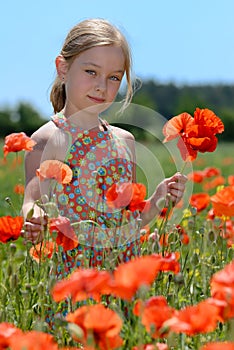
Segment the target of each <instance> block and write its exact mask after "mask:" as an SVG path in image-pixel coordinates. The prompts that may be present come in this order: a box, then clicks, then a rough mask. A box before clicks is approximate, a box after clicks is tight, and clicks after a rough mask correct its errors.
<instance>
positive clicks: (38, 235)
mask: <svg viewBox="0 0 234 350" xmlns="http://www.w3.org/2000/svg"><path fill="white" fill-rule="evenodd" d="M47 221H48V220H47V216H46V215H45V216H38V217H35V216H33V217H31V218H30V219H26V221H25V223H24V227H23V229H22V231H21V236H22V237H23V238H24V239H25V242H27V241H30V242H32V243H33V244H37V243H40V242H41V241H42V240H43V238H44V231H45V229H46V226H47Z"/></svg>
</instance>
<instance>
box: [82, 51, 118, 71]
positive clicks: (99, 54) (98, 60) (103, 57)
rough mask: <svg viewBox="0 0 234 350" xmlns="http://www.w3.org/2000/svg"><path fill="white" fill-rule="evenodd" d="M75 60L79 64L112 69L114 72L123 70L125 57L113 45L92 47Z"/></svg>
mask: <svg viewBox="0 0 234 350" xmlns="http://www.w3.org/2000/svg"><path fill="white" fill-rule="evenodd" d="M77 60H78V61H79V63H80V64H84V65H85V64H95V65H97V66H100V67H109V68H112V67H113V68H114V69H115V70H123V69H124V66H125V57H124V53H123V50H122V48H121V47H120V46H114V45H106V46H96V47H92V48H91V49H88V50H86V51H84V52H82V53H81V54H79V56H77Z"/></svg>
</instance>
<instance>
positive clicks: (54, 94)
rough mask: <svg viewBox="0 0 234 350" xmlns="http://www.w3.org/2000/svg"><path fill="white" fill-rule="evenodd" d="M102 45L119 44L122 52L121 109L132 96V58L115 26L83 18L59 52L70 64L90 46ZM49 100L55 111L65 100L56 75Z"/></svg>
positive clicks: (123, 38)
mask: <svg viewBox="0 0 234 350" xmlns="http://www.w3.org/2000/svg"><path fill="white" fill-rule="evenodd" d="M103 45H115V46H120V47H121V48H122V50H123V53H124V57H125V67H124V68H125V75H126V81H127V91H126V95H125V98H124V101H123V102H124V103H123V107H122V110H123V109H125V108H126V107H127V106H128V105H129V103H130V102H131V100H132V96H133V88H132V79H131V66H132V58H131V51H130V47H129V45H128V43H127V40H126V38H125V37H124V35H123V34H122V33H121V32H120V31H119V29H118V28H117V27H115V26H114V25H113V24H111V23H109V22H108V21H106V20H103V19H88V20H84V21H82V22H80V23H78V24H77V25H76V26H74V27H73V28H72V29H71V30H70V32H69V33H68V35H67V37H66V39H65V42H64V44H63V47H62V50H61V52H60V54H61V55H62V56H63V57H64V58H65V60H67V61H68V63H69V64H71V63H72V61H73V59H74V58H75V57H76V56H77V55H79V54H80V53H82V52H84V51H86V50H88V49H91V48H92V47H95V46H103ZM50 101H51V103H52V105H53V108H54V112H55V113H57V112H59V111H61V110H62V109H63V107H64V105H65V102H66V92H65V85H64V83H63V82H62V81H61V80H60V78H59V77H58V76H57V77H56V79H55V81H54V83H53V86H52V89H51V93H50Z"/></svg>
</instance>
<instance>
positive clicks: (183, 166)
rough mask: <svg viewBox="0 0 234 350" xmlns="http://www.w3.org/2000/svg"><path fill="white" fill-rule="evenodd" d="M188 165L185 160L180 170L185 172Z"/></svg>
mask: <svg viewBox="0 0 234 350" xmlns="http://www.w3.org/2000/svg"><path fill="white" fill-rule="evenodd" d="M186 165H187V162H184V163H183V165H182V168H181V170H180V173H181V174H183V172H184V169H185V168H186Z"/></svg>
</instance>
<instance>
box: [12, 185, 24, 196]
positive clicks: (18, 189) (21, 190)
mask: <svg viewBox="0 0 234 350" xmlns="http://www.w3.org/2000/svg"><path fill="white" fill-rule="evenodd" d="M13 191H14V192H15V193H17V194H24V185H22V184H17V185H15V187H14V189H13Z"/></svg>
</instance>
